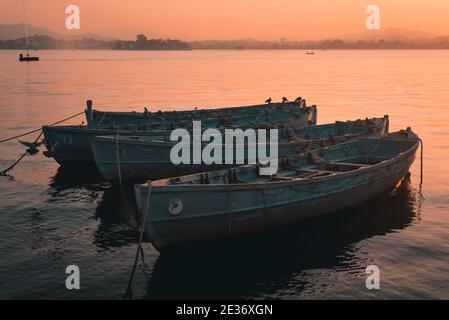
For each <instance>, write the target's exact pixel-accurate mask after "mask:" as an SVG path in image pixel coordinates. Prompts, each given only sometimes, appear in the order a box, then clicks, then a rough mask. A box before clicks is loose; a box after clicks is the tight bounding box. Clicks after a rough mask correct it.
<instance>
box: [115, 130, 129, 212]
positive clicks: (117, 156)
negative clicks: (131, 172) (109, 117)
mask: <svg viewBox="0 0 449 320" xmlns="http://www.w3.org/2000/svg"><path fill="white" fill-rule="evenodd" d="M119 137H120V133H119V131H118V130H117V134H116V135H115V155H116V159H117V172H118V182H119V184H120V194H121V195H122V200H123V203H124V204H126V203H127V201H126V198H125V192H124V190H123V183H122V168H121V165H120V149H119V145H118V140H119Z"/></svg>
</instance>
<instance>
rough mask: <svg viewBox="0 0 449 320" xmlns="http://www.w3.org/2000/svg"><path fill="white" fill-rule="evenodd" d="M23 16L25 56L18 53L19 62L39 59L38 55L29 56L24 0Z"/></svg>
mask: <svg viewBox="0 0 449 320" xmlns="http://www.w3.org/2000/svg"><path fill="white" fill-rule="evenodd" d="M23 18H24V23H23V24H24V26H25V45H26V50H27V53H26V56H24V55H23V53H21V54H20V55H19V61H20V62H24V61H26V62H29V61H39V57H31V56H30V46H29V45H28V26H27V22H26V10H25V0H24V1H23Z"/></svg>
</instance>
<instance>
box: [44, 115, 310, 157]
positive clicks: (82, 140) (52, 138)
mask: <svg viewBox="0 0 449 320" xmlns="http://www.w3.org/2000/svg"><path fill="white" fill-rule="evenodd" d="M298 110H299V111H298V113H295V116H292V115H291V114H290V113H287V112H284V111H282V112H278V113H276V112H274V113H273V117H274V118H275V119H276V120H279V121H280V122H282V123H284V122H285V121H287V125H289V126H291V127H293V128H300V127H304V126H307V125H310V124H314V123H315V122H314V121H316V113H317V110H316V108H315V107H310V108H303V109H298ZM242 119H245V122H248V123H242V124H241V125H242V126H245V125H246V126H248V125H249V123H250V122H252V121H253V119H252V118H251V117H250V118H248V117H245V118H242ZM262 120H263V119H262ZM280 122H279V123H280ZM273 123H278V122H277V121H274V122H273ZM43 132H44V139H45V146H46V148H47V152H45V154H46V156H48V157H53V158H54V159H55V161H56V162H58V163H59V164H60V165H76V164H77V163H85V162H89V163H94V162H95V161H94V155H93V152H92V149H91V139H92V137H94V136H114V135H117V132H119V133H120V136H163V137H166V136H169V135H170V132H171V131H170V130H156V131H155V130H126V129H124V128H123V127H121V128H88V127H85V126H57V127H50V126H44V127H43Z"/></svg>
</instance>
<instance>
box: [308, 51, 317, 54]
mask: <svg viewBox="0 0 449 320" xmlns="http://www.w3.org/2000/svg"><path fill="white" fill-rule="evenodd" d="M307 54H315V52H313V51H307Z"/></svg>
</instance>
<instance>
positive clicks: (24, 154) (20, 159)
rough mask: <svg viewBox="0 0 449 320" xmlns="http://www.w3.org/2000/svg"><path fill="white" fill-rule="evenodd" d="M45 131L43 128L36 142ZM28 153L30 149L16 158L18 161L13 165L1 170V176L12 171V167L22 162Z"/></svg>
mask: <svg viewBox="0 0 449 320" xmlns="http://www.w3.org/2000/svg"><path fill="white" fill-rule="evenodd" d="M43 133H44V132H43V131H42V130H41V133H40V134H39V135H38V136H37V138H36V140H34V143H37V141H38V140H39V138H40V137H42V134H43ZM27 154H28V150H27V151H25V152H24V153H23V154H22V155H21V156H20V157H19V159H17V160H16V162H14V163H13V164H12V165H11V166H9V167H8V168H6V169H5V170H3V171H1V172H0V176H6V174H7V173H8V172H9V171H11V170H12V169H14V167H15V166H16V165H17V164H18V163H19V162H20V161H22V159H23V158H25V156H26V155H27Z"/></svg>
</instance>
